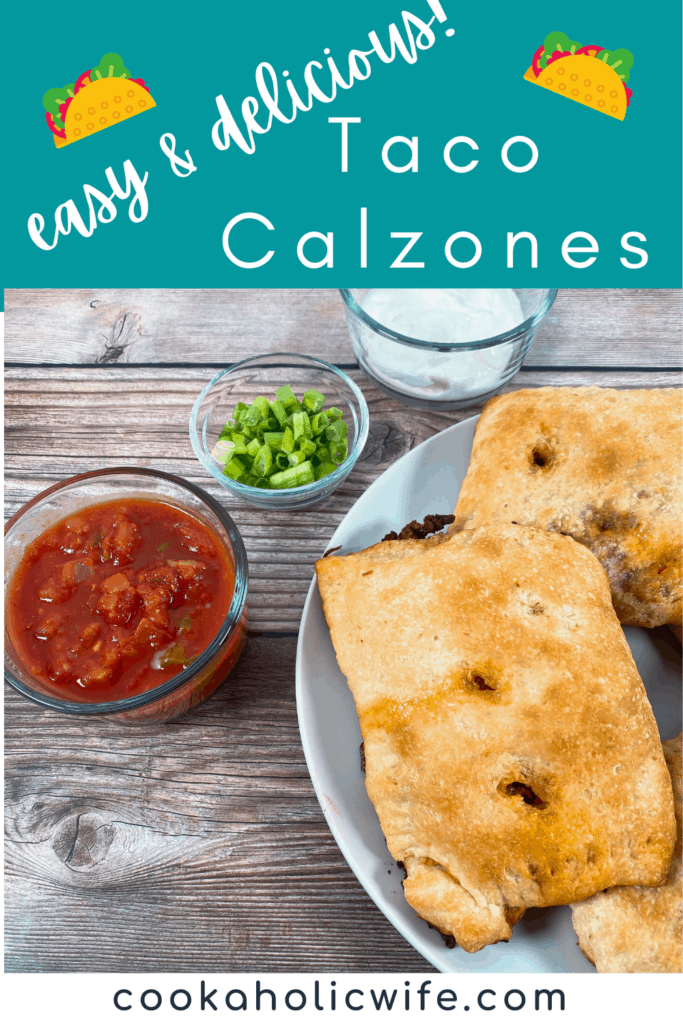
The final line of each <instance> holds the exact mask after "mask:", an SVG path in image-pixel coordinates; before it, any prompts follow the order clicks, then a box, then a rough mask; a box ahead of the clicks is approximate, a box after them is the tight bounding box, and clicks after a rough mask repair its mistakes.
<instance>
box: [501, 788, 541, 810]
mask: <svg viewBox="0 0 683 1024" xmlns="http://www.w3.org/2000/svg"><path fill="white" fill-rule="evenodd" d="M505 792H506V793H507V795H508V796H521V798H522V800H523V801H524V803H525V804H528V805H529V807H539V808H541V809H542V808H543V807H545V806H546V804H545V801H544V800H541V798H540V796H537V795H536V793H534V791H533V789H532V788H531V787H530V786H527V785H526V783H525V782H510V783H509V784H508V785H507V786H506V787H505Z"/></svg>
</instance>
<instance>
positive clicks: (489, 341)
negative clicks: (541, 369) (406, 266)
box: [339, 288, 558, 352]
mask: <svg viewBox="0 0 683 1024" xmlns="http://www.w3.org/2000/svg"><path fill="white" fill-rule="evenodd" d="M438 290H439V291H440V290H442V289H438ZM518 290H519V291H536V290H537V291H545V292H546V294H545V296H544V298H543V302H542V303H541V305H540V306H539V308H538V309H537V310H536V312H535V313H532V315H531V316H530V317H528V318H527V319H526V320H524V321H523V323H521V324H519V325H518V326H517V327H514V328H513V329H512V330H511V331H506V332H505V334H498V335H496V336H495V337H494V338H484V339H482V340H481V341H468V342H464V343H462V344H452V343H450V342H445V341H420V339H419V338H410V337H408V335H406V334H398V333H397V332H396V331H392V330H391V328H390V327H385V326H384V324H381V323H379V321H378V320H374V319H373V318H372V317H371V316H368V314H367V313H366V312H365V310H364V309H363V308H362V307H361V306H359V305H358V303H357V302H356V300H355V299H354V297H353V295H352V294H351V289H350V288H340V289H339V292H340V294H341V297H342V299H343V300H344V304H345V305H346V307H347V309H349V310H350V311H351V312H352V313H353V315H354V316H356V317H357V318H358V319H359V320H360V321H362V323H364V324H365V325H366V326H367V327H370V328H371V329H372V330H373V331H375V333H376V334H379V335H380V336H381V337H382V338H387V339H388V340H389V341H395V342H398V344H400V345H408V346H409V347H411V348H418V349H423V350H424V349H430V350H431V351H434V352H468V351H469V352H475V351H477V350H478V349H482V348H493V347H494V346H495V345H503V344H505V343H506V342H510V341H515V340H517V339H519V338H522V337H523V336H524V335H525V334H528V333H529V331H531V330H533V329H534V327H536V325H537V324H538V323H539V322H540V321H541V320H542V319H543V317H544V316H545V315H546V313H547V312H548V310H549V309H550V307H551V306H552V304H553V302H554V301H555V299H556V297H557V292H558V289H557V288H538V289H532V288H520V289H518Z"/></svg>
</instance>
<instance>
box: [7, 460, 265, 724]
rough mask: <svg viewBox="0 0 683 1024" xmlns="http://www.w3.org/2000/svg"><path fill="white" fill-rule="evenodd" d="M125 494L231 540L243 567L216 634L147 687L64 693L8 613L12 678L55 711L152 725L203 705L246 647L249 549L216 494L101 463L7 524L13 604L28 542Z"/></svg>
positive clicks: (228, 545)
mask: <svg viewBox="0 0 683 1024" xmlns="http://www.w3.org/2000/svg"><path fill="white" fill-rule="evenodd" d="M121 498H123V499H125V498H143V499H146V500H152V501H153V500H155V499H156V500H158V501H163V502H164V503H166V504H168V505H174V506H176V507H177V508H179V509H182V510H183V511H185V512H187V513H189V514H190V515H192V516H194V518H195V519H199V520H200V521H201V522H202V523H204V525H205V526H207V527H208V528H209V530H210V531H211V533H212V535H213V537H214V538H215V539H217V540H218V541H220V542H221V543H222V544H223V546H224V548H225V551H226V553H227V555H228V558H229V560H230V561H231V562H232V566H233V569H234V572H235V589H234V592H233V596H232V600H231V603H230V608H229V609H228V613H227V615H226V617H225V619H224V620H223V622H222V624H221V626H220V628H219V630H218V632H217V634H216V636H215V637H214V639H213V640H212V641H211V643H210V644H209V646H208V647H207V648H206V649H205V650H204V651H203V652H202V653H201V654H200V655H199V656H198V658H197V660H196V661H194V662H193V663H192V665H189V666H188V667H187V668H186V669H183V671H182V672H179V673H178V674H177V675H175V676H173V677H172V678H170V679H167V680H166V681H165V682H163V683H161V684H160V685H159V686H156V687H154V688H153V689H151V690H147V691H146V692H144V693H139V694H136V695H134V696H130V697H126V698H124V699H121V700H110V701H97V702H96V701H92V700H83V701H79V700H73V699H70V700H64V699H63V698H62V697H61V696H60V695H59V687H58V686H57V685H48V684H47V683H44V682H43V681H42V680H39V679H36V678H35V677H34V676H33V675H32V674H31V673H30V672H29V670H28V669H27V668H26V667H25V666H24V665H23V664H22V661H21V659H20V657H19V656H18V654H17V652H16V650H15V648H14V645H13V643H12V640H11V637H10V634H9V631H8V628H7V619H8V617H7V614H6V615H5V680H6V682H7V683H9V685H10V686H12V687H13V688H14V689H15V690H18V692H19V693H21V694H23V695H24V697H28V699H29V700H31V701H34V703H36V704H40V705H41V707H44V708H49V709H50V710H52V711H61V712H64V713H65V714H69V715H85V716H93V715H95V716H98V715H107V716H108V717H110V718H112V719H113V720H114V721H116V722H121V723H122V724H126V725H129V724H132V725H137V724H138V723H139V724H142V725H145V724H147V723H148V722H164V721H167V720H168V719H170V718H176V717H177V716H178V715H181V714H183V712H185V711H188V710H189V709H190V708H193V707H195V706H196V705H197V704H200V703H201V702H202V701H203V700H205V699H206V698H207V697H208V696H209V695H210V694H211V693H213V691H214V690H215V689H216V688H217V687H218V686H219V685H220V683H222V682H223V680H224V679H225V678H226V676H227V675H228V674H229V673H230V672H231V671H232V669H233V667H234V665H235V664H236V662H237V659H238V658H239V656H240V653H241V651H242V648H243V647H244V642H245V639H246V634H247V623H246V606H247V584H248V576H249V570H248V566H247V554H246V551H245V549H244V544H243V543H242V538H241V537H240V534H239V531H238V530H237V527H236V526H235V524H234V522H233V521H232V519H231V518H230V516H229V515H228V513H227V512H226V511H225V509H224V508H222V507H221V505H220V504H219V503H218V502H217V501H215V500H214V499H213V498H212V497H211V496H210V495H208V494H206V492H205V491H203V490H202V489H201V488H199V487H196V486H195V485H194V484H191V483H188V482H187V481H185V480H181V479H180V478H179V477H176V476H170V475H169V474H168V473H160V472H158V471H156V470H153V469H134V468H117V469H101V470H95V471H93V472H92V473H83V474H82V475H81V476H74V477H71V478H70V479H68V480H64V481H63V483H59V484H55V485H54V486H53V487H49V488H48V489H47V490H46V491H43V492H42V493H41V494H38V495H37V496H36V497H35V498H33V499H32V500H31V501H29V502H28V503H27V504H26V505H24V506H23V507H22V508H20V509H19V511H18V512H16V513H15V514H14V515H13V516H12V518H11V519H10V520H9V522H8V523H7V525H6V527H5V607H7V601H8V595H9V592H10V586H11V582H12V578H13V576H14V573H15V571H16V570H17V568H18V567H19V564H20V562H21V560H22V557H23V554H24V550H25V548H26V546H27V544H30V543H31V542H32V541H33V540H35V539H36V538H37V537H39V536H40V535H41V534H42V533H43V532H44V531H45V530H47V529H49V527H51V526H53V525H54V524H55V523H58V522H59V521H60V520H62V519H65V518H67V517H68V516H70V515H73V514H74V513H76V512H78V511H80V510H82V509H86V508H89V507H91V506H93V505H99V504H101V503H103V502H107V501H115V500H117V499H121Z"/></svg>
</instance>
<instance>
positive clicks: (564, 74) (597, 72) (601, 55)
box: [524, 32, 633, 121]
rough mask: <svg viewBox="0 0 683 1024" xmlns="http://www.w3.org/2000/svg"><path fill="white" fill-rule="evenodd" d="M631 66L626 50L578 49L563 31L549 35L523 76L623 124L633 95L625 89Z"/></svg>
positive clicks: (585, 47)
mask: <svg viewBox="0 0 683 1024" xmlns="http://www.w3.org/2000/svg"><path fill="white" fill-rule="evenodd" d="M632 65H633V54H631V53H630V52H629V51H628V50H614V51H609V50H605V49H604V48H603V47H601V46H580V45H579V43H576V42H573V41H572V40H570V39H569V38H568V37H567V36H565V35H564V33H562V32H551V33H550V35H548V36H547V37H546V40H545V43H544V44H543V46H540V47H539V48H538V50H537V51H536V53H535V54H534V58H533V61H532V64H531V66H530V67H529V68H528V69H527V71H526V73H525V75H524V77H525V79H526V80H527V81H528V82H533V83H534V84H535V85H540V86H541V87H542V88H543V89H548V90H550V92H555V93H557V94H558V95H559V96H566V98H567V99H569V100H575V102H576V103H583V105H584V106H586V107H592V108H593V110H597V111H598V112H599V113H602V114H608V115H609V116H610V117H616V118H617V120H619V121H623V120H624V117H625V116H626V110H627V108H628V106H629V103H630V100H631V96H632V95H633V94H632V92H631V90H630V89H629V88H628V87H627V86H626V82H627V81H628V79H629V73H630V69H631V67H632Z"/></svg>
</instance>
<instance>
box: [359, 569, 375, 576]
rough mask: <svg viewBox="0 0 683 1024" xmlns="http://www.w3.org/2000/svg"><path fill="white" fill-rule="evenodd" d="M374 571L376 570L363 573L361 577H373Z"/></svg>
mask: <svg viewBox="0 0 683 1024" xmlns="http://www.w3.org/2000/svg"><path fill="white" fill-rule="evenodd" d="M374 571H375V570H374V569H368V571H367V572H362V573H361V576H372V574H373V572H374Z"/></svg>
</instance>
